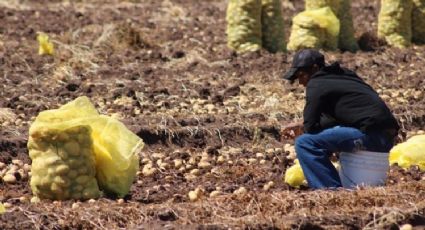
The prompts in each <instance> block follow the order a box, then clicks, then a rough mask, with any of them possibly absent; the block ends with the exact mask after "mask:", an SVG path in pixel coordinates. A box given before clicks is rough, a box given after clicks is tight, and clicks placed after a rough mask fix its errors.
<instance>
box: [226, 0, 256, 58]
mask: <svg viewBox="0 0 425 230" xmlns="http://www.w3.org/2000/svg"><path fill="white" fill-rule="evenodd" d="M226 20H227V29H226V33H227V45H228V46H229V47H230V48H232V49H235V50H236V51H238V52H248V51H256V50H260V49H261V46H262V40H261V39H262V38H261V36H262V35H261V0H229V4H228V7H227V14H226Z"/></svg>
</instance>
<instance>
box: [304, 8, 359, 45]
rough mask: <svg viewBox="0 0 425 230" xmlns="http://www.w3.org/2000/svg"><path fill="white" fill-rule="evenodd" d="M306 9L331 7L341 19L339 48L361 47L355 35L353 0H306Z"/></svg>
mask: <svg viewBox="0 0 425 230" xmlns="http://www.w3.org/2000/svg"><path fill="white" fill-rule="evenodd" d="M305 5H306V10H315V9H319V8H322V7H327V6H328V7H330V8H331V9H332V11H333V12H334V14H335V15H336V16H337V17H338V19H339V20H340V32H339V40H338V48H339V49H341V50H348V51H351V52H355V51H357V50H358V49H359V46H358V44H357V41H356V39H355V37H354V26H353V17H352V15H351V0H306V2H305Z"/></svg>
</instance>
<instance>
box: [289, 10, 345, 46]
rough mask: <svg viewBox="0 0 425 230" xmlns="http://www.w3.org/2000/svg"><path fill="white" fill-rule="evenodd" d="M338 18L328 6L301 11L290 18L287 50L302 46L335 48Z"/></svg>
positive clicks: (337, 34) (336, 44)
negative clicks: (290, 25)
mask: <svg viewBox="0 0 425 230" xmlns="http://www.w3.org/2000/svg"><path fill="white" fill-rule="evenodd" d="M338 36H339V20H338V18H337V17H336V16H335V14H334V13H333V11H332V10H331V8H329V7H323V8H320V9H316V10H308V11H304V12H301V13H300V14H298V15H296V16H295V17H294V18H293V19H292V29H291V35H290V37H289V42H288V50H299V49H304V48H315V49H327V50H335V49H337V47H338Z"/></svg>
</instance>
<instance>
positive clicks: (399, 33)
mask: <svg viewBox="0 0 425 230" xmlns="http://www.w3.org/2000/svg"><path fill="white" fill-rule="evenodd" d="M412 8H413V2H412V0H381V10H380V11H379V17H378V37H379V38H382V39H385V40H386V41H387V43H388V44H389V45H391V46H394V47H398V48H405V47H408V46H410V45H411V40H412Z"/></svg>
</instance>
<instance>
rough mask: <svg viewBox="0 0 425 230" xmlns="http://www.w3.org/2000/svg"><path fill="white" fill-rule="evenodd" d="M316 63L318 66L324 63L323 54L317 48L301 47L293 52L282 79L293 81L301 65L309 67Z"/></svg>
mask: <svg viewBox="0 0 425 230" xmlns="http://www.w3.org/2000/svg"><path fill="white" fill-rule="evenodd" d="M314 64H317V65H318V66H319V67H322V66H324V65H325V56H323V54H321V53H320V52H319V51H317V50H313V49H303V50H300V51H298V52H297V53H295V55H294V58H293V59H292V65H291V68H290V69H289V71H288V72H287V73H286V74H285V75H284V76H283V78H284V79H286V80H289V81H291V82H293V81H294V80H295V79H296V78H297V77H296V75H295V74H296V73H297V71H298V70H299V69H300V68H302V67H310V66H313V65H314Z"/></svg>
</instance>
